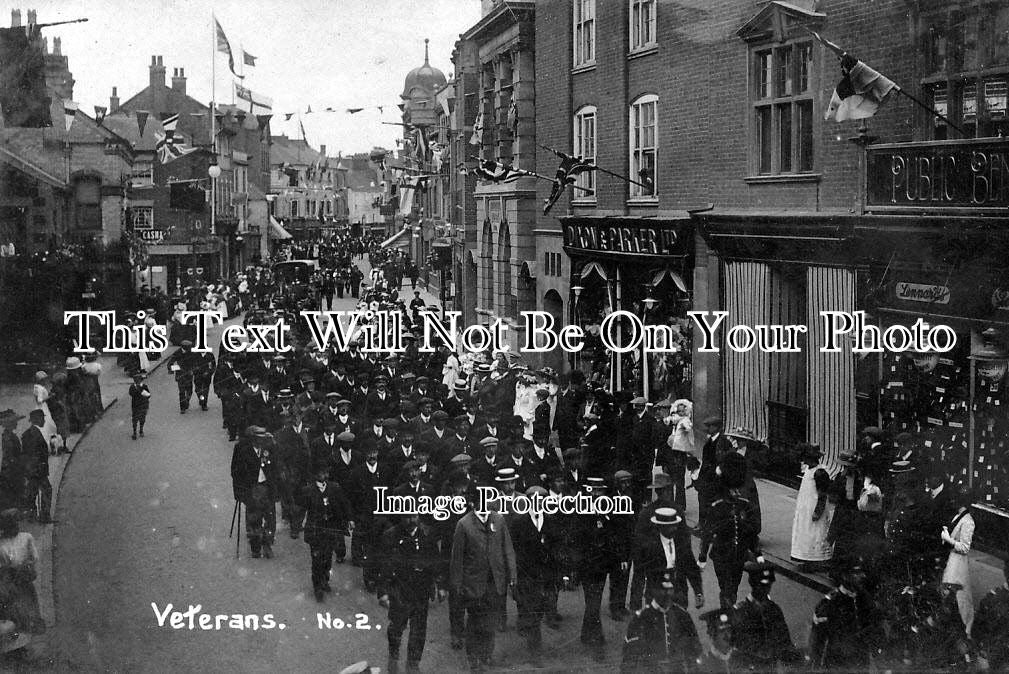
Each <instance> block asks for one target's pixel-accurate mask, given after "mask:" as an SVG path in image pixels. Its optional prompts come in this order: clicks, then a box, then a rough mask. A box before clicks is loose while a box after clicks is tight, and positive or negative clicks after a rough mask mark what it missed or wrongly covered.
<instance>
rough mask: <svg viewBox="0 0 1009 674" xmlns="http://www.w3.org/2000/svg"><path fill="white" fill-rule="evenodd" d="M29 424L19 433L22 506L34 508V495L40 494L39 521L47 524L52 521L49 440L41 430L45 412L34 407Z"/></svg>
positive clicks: (32, 509)
mask: <svg viewBox="0 0 1009 674" xmlns="http://www.w3.org/2000/svg"><path fill="white" fill-rule="evenodd" d="M28 420H29V421H30V422H31V425H30V426H29V427H28V430H26V431H25V432H24V433H22V434H21V456H22V466H23V469H24V474H25V494H24V507H25V509H26V510H30V511H33V512H34V510H35V496H36V494H40V493H41V495H42V503H41V505H40V506H39V511H38V517H39V522H41V523H43V524H47V523H49V522H51V521H52V519H51V518H50V516H49V512H50V511H51V510H52V500H53V487H52V485H51V484H50V483H49V441H48V440H46V437H45V434H44V433H43V432H42V426H44V425H45V423H46V416H45V412H43V411H42V410H41V409H35V410H32V411H31V412H29V413H28Z"/></svg>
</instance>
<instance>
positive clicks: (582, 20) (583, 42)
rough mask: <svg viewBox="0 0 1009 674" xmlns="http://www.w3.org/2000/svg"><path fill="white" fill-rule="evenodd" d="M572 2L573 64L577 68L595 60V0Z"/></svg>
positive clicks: (575, 0) (576, 0)
mask: <svg viewBox="0 0 1009 674" xmlns="http://www.w3.org/2000/svg"><path fill="white" fill-rule="evenodd" d="M574 3H575V17H574V18H575V34H574V44H575V54H574V65H575V67H576V68H577V67H578V66H584V65H589V64H592V63H595V62H596V0H574Z"/></svg>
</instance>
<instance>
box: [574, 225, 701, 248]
mask: <svg viewBox="0 0 1009 674" xmlns="http://www.w3.org/2000/svg"><path fill="white" fill-rule="evenodd" d="M560 221H561V225H562V227H563V229H564V247H565V248H566V249H568V250H569V251H571V252H579V251H585V252H594V253H610V254H613V253H617V254H624V255H665V256H668V255H687V254H688V253H689V242H690V241H691V237H690V236H689V234H690V232H689V228H690V221H689V220H682V221H679V220H678V221H675V224H672V223H670V222H668V221H667V222H656V221H654V220H643V219H642V220H634V219H628V220H626V221H625V220H621V219H613V218H607V219H589V218H577V217H573V218H568V217H565V218H560Z"/></svg>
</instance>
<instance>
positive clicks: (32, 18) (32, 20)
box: [28, 9, 38, 26]
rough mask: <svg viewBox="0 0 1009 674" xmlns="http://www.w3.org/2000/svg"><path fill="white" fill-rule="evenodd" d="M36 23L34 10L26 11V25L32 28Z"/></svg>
mask: <svg viewBox="0 0 1009 674" xmlns="http://www.w3.org/2000/svg"><path fill="white" fill-rule="evenodd" d="M36 23H38V21H37V20H36V19H35V10H34V9H29V10H28V25H29V26H34V25H35V24H36Z"/></svg>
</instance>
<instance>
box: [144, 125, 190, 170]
mask: <svg viewBox="0 0 1009 674" xmlns="http://www.w3.org/2000/svg"><path fill="white" fill-rule="evenodd" d="M154 137H155V138H156V139H157V142H156V143H155V144H154V150H155V152H157V153H158V161H159V162H161V163H162V164H167V163H168V162H170V161H174V160H175V159H178V158H179V157H182V156H184V155H187V154H189V153H190V152H195V151H196V148H195V147H190V146H188V145H186V144H185V143H183V142H182V138H181V137H176V136H175V134H174V132H173V133H172V135H168V133H167V129H166V133H165V134H160V133H156V134H154Z"/></svg>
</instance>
